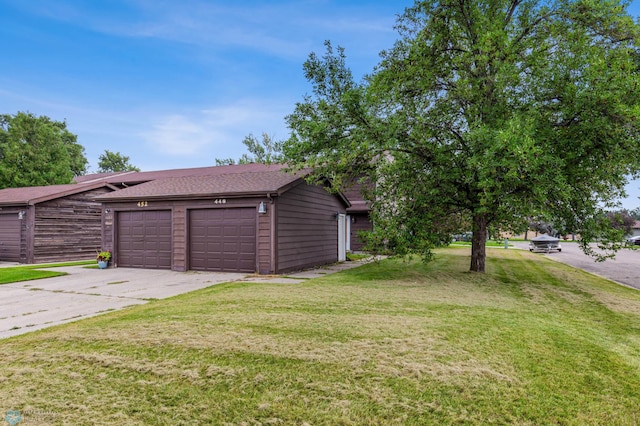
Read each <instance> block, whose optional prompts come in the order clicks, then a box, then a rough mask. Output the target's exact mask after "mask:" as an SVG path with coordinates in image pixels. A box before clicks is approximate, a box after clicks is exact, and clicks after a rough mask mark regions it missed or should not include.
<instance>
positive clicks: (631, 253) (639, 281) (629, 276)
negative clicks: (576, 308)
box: [512, 241, 640, 290]
mask: <svg viewBox="0 0 640 426" xmlns="http://www.w3.org/2000/svg"><path fill="white" fill-rule="evenodd" d="M512 244H513V246H514V247H517V248H523V249H527V250H528V247H529V243H528V242H519V241H517V242H514V243H512ZM561 244H562V252H560V253H558V252H551V253H549V254H544V253H541V254H540V256H547V257H549V258H550V259H553V260H557V261H559V262H563V263H566V264H568V265H571V266H575V267H576V268H580V269H583V270H585V271H587V272H591V273H594V274H597V275H600V276H602V277H605V278H608V279H610V280H613V281H616V282H618V283H621V284H624V285H627V286H630V287H634V288H637V289H639V290H640V250H631V249H623V250H620V251H619V252H618V253H617V255H616V258H615V259H610V260H607V261H605V262H596V261H594V259H593V258H591V257H589V256H587V255H585V254H584V253H582V251H581V250H580V248H579V247H578V244H577V243H572V242H561Z"/></svg>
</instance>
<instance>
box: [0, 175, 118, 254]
mask: <svg viewBox="0 0 640 426" xmlns="http://www.w3.org/2000/svg"><path fill="white" fill-rule="evenodd" d="M114 190H116V188H114V187H112V186H111V185H109V184H108V183H105V182H92V183H85V184H69V185H50V186H36V187H28V188H7V189H3V190H0V261H5V262H20V263H43V262H59V261H67V260H82V259H91V258H94V257H95V255H96V250H99V249H100V246H101V243H102V232H101V217H102V206H101V205H100V203H98V202H96V201H95V200H94V198H95V197H97V196H99V195H103V194H106V193H108V192H111V191H114Z"/></svg>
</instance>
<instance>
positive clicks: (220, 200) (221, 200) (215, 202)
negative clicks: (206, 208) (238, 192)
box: [213, 198, 227, 204]
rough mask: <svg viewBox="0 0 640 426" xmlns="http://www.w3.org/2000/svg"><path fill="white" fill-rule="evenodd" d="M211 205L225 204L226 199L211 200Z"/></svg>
mask: <svg viewBox="0 0 640 426" xmlns="http://www.w3.org/2000/svg"><path fill="white" fill-rule="evenodd" d="M213 204H227V199H226V198H217V199H215V200H213Z"/></svg>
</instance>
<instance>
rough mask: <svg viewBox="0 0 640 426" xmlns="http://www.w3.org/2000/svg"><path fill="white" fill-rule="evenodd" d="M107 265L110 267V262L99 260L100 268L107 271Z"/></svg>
mask: <svg viewBox="0 0 640 426" xmlns="http://www.w3.org/2000/svg"><path fill="white" fill-rule="evenodd" d="M107 265H109V262H107V261H106V260H98V268H100V269H106V267H107Z"/></svg>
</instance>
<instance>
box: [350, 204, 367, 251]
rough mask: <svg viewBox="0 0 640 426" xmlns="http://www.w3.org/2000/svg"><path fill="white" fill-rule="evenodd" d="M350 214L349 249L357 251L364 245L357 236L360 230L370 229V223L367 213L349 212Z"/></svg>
mask: <svg viewBox="0 0 640 426" xmlns="http://www.w3.org/2000/svg"><path fill="white" fill-rule="evenodd" d="M350 216H351V236H350V237H351V250H352V251H359V250H362V249H363V247H364V241H362V239H361V238H360V237H359V236H358V233H359V232H360V231H371V229H372V225H371V220H370V219H369V214H368V213H350Z"/></svg>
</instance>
